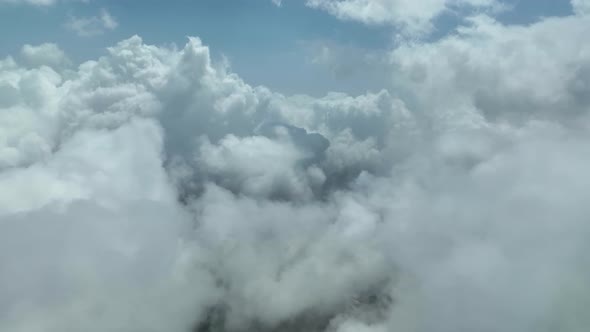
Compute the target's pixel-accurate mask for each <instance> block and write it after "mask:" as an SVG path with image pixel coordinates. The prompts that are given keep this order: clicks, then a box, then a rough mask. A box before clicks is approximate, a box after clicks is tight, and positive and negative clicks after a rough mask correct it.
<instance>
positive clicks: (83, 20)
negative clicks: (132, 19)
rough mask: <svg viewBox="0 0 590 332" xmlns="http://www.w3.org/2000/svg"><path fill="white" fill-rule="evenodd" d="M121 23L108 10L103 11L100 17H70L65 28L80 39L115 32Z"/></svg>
mask: <svg viewBox="0 0 590 332" xmlns="http://www.w3.org/2000/svg"><path fill="white" fill-rule="evenodd" d="M118 26H119V23H118V22H117V21H116V20H115V18H114V17H113V16H112V15H111V14H110V13H109V12H108V11H107V10H106V9H101V10H100V13H99V15H98V16H91V17H76V16H70V17H69V19H68V21H67V22H66V23H65V27H66V28H67V29H69V30H71V31H73V32H75V33H76V34H77V35H78V36H80V37H91V36H96V35H101V34H103V33H105V31H107V30H115V29H116V28H117V27H118Z"/></svg>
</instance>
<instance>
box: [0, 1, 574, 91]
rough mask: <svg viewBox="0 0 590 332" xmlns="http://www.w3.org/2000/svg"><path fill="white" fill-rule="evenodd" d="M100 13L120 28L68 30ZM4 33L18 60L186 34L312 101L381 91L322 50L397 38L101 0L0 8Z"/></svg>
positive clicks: (291, 18) (195, 6)
mask: <svg viewBox="0 0 590 332" xmlns="http://www.w3.org/2000/svg"><path fill="white" fill-rule="evenodd" d="M505 2H506V3H508V4H510V5H511V6H512V9H511V10H508V11H505V12H502V13H500V14H498V15H497V17H496V18H497V19H498V20H499V21H502V22H504V23H509V24H527V23H531V22H534V21H535V20H536V19H537V18H538V17H542V16H563V15H568V14H570V13H571V8H570V5H569V1H567V0H510V1H505ZM101 9H106V10H107V11H108V12H109V13H110V14H111V15H112V16H113V17H114V18H115V19H116V20H117V22H118V23H119V25H118V27H117V28H116V29H114V30H112V31H105V33H102V34H99V35H94V36H86V37H81V36H78V35H76V34H75V33H73V32H72V31H71V30H69V29H67V28H66V27H65V22H67V20H68V18H69V17H91V16H95V15H97V13H98V12H99V11H100V10H101ZM459 22H460V20H459V19H458V18H457V17H454V16H453V15H444V16H441V17H439V18H438V19H437V20H436V22H435V24H436V30H435V31H434V32H433V33H432V34H431V35H430V36H429V37H428V38H430V39H437V38H441V37H443V36H444V35H446V34H447V33H448V32H449V31H451V30H452V29H453V27H455V26H456V25H457V24H458V23H459ZM0 31H3V33H2V38H1V39H0V56H2V57H4V56H7V55H15V54H17V53H18V52H19V50H20V48H21V47H22V45H23V44H26V43H28V44H33V45H35V44H40V43H43V42H54V43H57V44H58V45H59V46H60V47H61V48H62V49H64V50H65V51H66V53H67V54H68V55H69V56H70V58H71V59H73V60H74V61H76V62H81V61H83V60H87V59H93V58H95V56H96V55H97V54H104V52H105V48H106V47H107V46H110V45H113V44H115V43H116V42H118V41H120V40H122V39H125V38H127V37H129V36H132V35H134V34H137V35H140V36H141V37H142V38H143V39H144V40H145V41H146V42H147V43H153V44H157V45H162V44H170V43H175V44H177V45H183V44H184V43H185V41H186V36H198V37H200V38H201V39H202V40H203V42H204V43H205V44H206V45H208V46H210V48H211V52H212V54H213V56H214V58H215V59H221V56H222V55H223V56H225V57H227V58H228V59H229V60H230V63H231V65H232V70H233V71H235V72H236V73H238V74H239V75H240V76H241V77H242V78H244V79H245V80H246V81H247V82H249V83H251V84H253V85H266V86H270V87H272V88H273V89H274V90H276V91H280V92H284V93H287V94H293V93H305V94H312V95H322V94H324V93H326V92H328V91H332V90H336V91H342V92H347V93H354V94H358V93H364V92H366V91H367V90H370V91H375V90H379V89H380V87H381V86H382V82H381V81H380V80H379V79H376V78H375V75H371V73H364V72H360V71H356V72H352V73H349V74H348V75H337V74H334V72H333V71H332V70H330V68H327V67H326V66H322V65H318V64H314V63H312V61H311V59H312V58H313V57H314V52H315V51H316V49H317V47H318V46H319V45H323V44H327V45H331V46H337V47H340V48H343V49H345V50H355V49H359V50H362V51H363V52H364V53H366V52H367V51H368V52H376V53H378V52H381V51H385V50H388V49H390V48H391V47H392V45H393V36H394V35H395V33H396V31H395V28H393V27H388V26H368V25H365V24H362V23H358V22H350V21H342V20H338V19H337V18H335V17H334V16H331V15H329V14H327V13H325V12H323V11H318V10H314V9H310V8H308V7H306V6H305V5H304V2H303V1H299V0H285V1H283V4H282V6H281V7H277V6H275V5H274V4H273V3H272V2H271V1H270V0H268V1H267V0H253V1H246V0H195V1H190V0H171V1H161V0H143V1H139V0H129V1H120V0H102V1H90V2H63V3H58V4H56V5H54V6H48V7H39V6H28V5H15V4H1V3H0ZM345 52H346V51H345ZM353 53H354V52H353ZM351 61H354V60H351ZM285 64H288V65H285Z"/></svg>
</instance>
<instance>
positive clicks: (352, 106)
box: [0, 15, 590, 332]
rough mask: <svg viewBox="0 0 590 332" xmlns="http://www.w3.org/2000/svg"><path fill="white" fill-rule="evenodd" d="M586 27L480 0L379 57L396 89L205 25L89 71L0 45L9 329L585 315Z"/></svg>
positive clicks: (570, 325)
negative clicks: (177, 43)
mask: <svg viewBox="0 0 590 332" xmlns="http://www.w3.org/2000/svg"><path fill="white" fill-rule="evenodd" d="M588 29H590V25H589V23H588V21H587V19H586V17H584V16H582V15H572V16H568V17H561V18H544V19H542V20H540V21H538V22H536V23H534V24H531V25H527V26H516V25H512V26H505V25H503V24H501V23H499V22H496V21H494V20H493V19H491V18H489V17H487V16H476V17H473V18H471V19H470V20H469V21H468V23H467V24H465V25H463V26H462V27H461V28H460V29H459V30H457V32H456V33H455V34H453V35H449V36H447V37H445V38H442V39H440V40H437V41H433V42H417V41H402V42H400V43H399V44H398V45H397V46H396V48H395V49H393V50H391V51H390V52H389V53H388V54H385V55H383V61H382V62H380V66H381V67H382V70H383V72H386V73H389V74H390V75H391V76H392V79H391V82H393V83H392V84H393V85H392V86H388V87H386V89H385V88H384V89H383V90H381V91H378V92H374V93H366V94H363V95H359V96H349V95H346V94H341V93H330V94H328V95H326V96H324V97H322V98H313V97H309V96H297V95H295V96H285V95H281V94H278V93H275V92H273V91H272V90H271V89H269V88H266V87H255V86H251V85H249V84H247V83H246V82H244V81H243V80H242V79H241V78H240V77H239V76H238V75H236V74H235V73H232V72H231V71H230V70H229V68H228V67H227V66H226V65H224V64H223V63H215V61H213V60H212V59H211V56H210V51H209V48H208V47H207V46H205V45H203V43H202V42H201V40H200V39H198V38H196V37H191V38H189V39H188V41H187V42H186V44H185V45H184V46H182V47H163V46H154V45H148V44H146V43H144V42H143V40H142V39H141V38H140V37H138V36H134V37H131V38H129V39H126V40H123V41H121V42H119V43H118V44H116V45H114V46H113V47H110V48H108V49H107V54H106V55H105V56H102V57H99V58H97V59H93V60H91V61H87V62H85V63H82V64H80V65H79V66H78V67H77V68H75V69H74V68H72V67H71V66H69V65H68V66H64V65H63V61H65V60H64V59H65V55H64V54H63V52H61V51H59V48H58V47H57V46H55V45H52V44H43V45H40V46H30V45H29V46H25V47H23V50H22V52H21V55H20V57H19V58H17V59H15V58H6V59H3V60H0V109H1V112H0V129H1V130H0V249H1V250H0V253H1V254H0V266H1V267H2V271H3V273H2V274H0V294H2V296H0V330H3V331H4V330H6V331H50V332H52V331H68V330H72V331H80V330H83V331H104V330H116V331H125V332H127V331H129V332H134V331H161V330H167V331H179V332H181V331H191V329H192V330H198V331H212V330H216V329H217V330H220V331H238V332H239V331H244V330H257V331H301V330H305V331H434V330H436V331H442V332H446V331H449V332H450V331H453V332H456V331H492V330H493V331H515V330H516V331H531V332H532V331H539V330H541V331H543V330H553V329H555V330H560V331H581V330H584V329H585V327H586V326H587V325H588V319H587V316H586V315H585V312H584V311H583V310H580V309H579V308H584V307H585V306H584V304H585V303H587V302H588V301H589V299H590V290H589V288H588V286H587V283H585V280H587V279H588V277H589V275H590V269H588V260H587V258H586V257H585V255H584V253H585V252H586V251H587V250H588V241H587V237H588V234H589V233H590V227H589V226H590V225H589V224H588V222H587V216H588V214H589V213H590V211H589V208H588V204H587V203H586V202H587V200H588V196H589V192H588V188H590V177H588V176H587V169H588V167H589V166H590V158H589V157H588V156H590V151H589V147H590V144H589V142H590V136H589V135H588V130H587V129H588V125H589V123H588V121H589V119H590V118H589V117H588V111H589V110H590V104H589V103H590V100H589V99H588V98H587V97H586V95H588V93H587V90H588V86H589V85H588V84H586V83H587V82H588V73H590V71H588V69H587V68H588V66H589V64H590V57H589V55H590V52H589V50H588V47H587V46H586V44H585V43H581V42H580V40H584V37H585V36H586V35H587V34H588V33H587V32H588ZM336 60H337V59H336ZM466 313H468V314H466Z"/></svg>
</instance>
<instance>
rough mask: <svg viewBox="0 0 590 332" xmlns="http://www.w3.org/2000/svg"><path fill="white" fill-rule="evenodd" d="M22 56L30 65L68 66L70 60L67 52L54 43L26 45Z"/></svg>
mask: <svg viewBox="0 0 590 332" xmlns="http://www.w3.org/2000/svg"><path fill="white" fill-rule="evenodd" d="M21 58H22V60H23V61H24V62H25V63H26V64H27V65H29V66H32V67H38V66H49V67H52V68H57V69H60V68H62V67H64V66H67V65H68V64H69V63H70V60H69V59H68V57H67V56H66V55H65V53H64V52H63V51H62V50H61V49H60V48H59V47H58V46H57V45H56V44H53V43H44V44H41V45H36V46H33V45H29V44H27V45H24V46H23V47H22V49H21Z"/></svg>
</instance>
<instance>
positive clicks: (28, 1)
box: [0, 0, 89, 6]
mask: <svg viewBox="0 0 590 332" xmlns="http://www.w3.org/2000/svg"><path fill="white" fill-rule="evenodd" d="M67 1H78V2H88V1H89V0H67ZM58 2H60V0H0V3H9V4H17V5H33V6H52V5H55V4H57V3H58Z"/></svg>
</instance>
